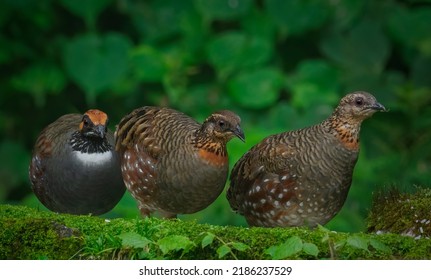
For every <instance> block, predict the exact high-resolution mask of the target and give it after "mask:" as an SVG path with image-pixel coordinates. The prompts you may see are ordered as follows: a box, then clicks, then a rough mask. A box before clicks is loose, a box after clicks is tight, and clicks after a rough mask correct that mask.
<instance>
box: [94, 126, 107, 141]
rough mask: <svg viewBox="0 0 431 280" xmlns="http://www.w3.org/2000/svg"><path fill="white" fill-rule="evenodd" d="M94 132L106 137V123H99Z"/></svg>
mask: <svg viewBox="0 0 431 280" xmlns="http://www.w3.org/2000/svg"><path fill="white" fill-rule="evenodd" d="M93 132H94V134H95V135H96V136H98V137H100V138H105V134H106V128H105V126H104V125H101V124H99V125H96V126H95V127H94V129H93Z"/></svg>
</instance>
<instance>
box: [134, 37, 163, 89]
mask: <svg viewBox="0 0 431 280" xmlns="http://www.w3.org/2000/svg"><path fill="white" fill-rule="evenodd" d="M131 61H132V66H133V70H134V72H135V74H136V76H137V78H138V79H140V80H142V81H146V82H159V81H161V80H163V76H164V75H165V73H166V71H167V69H166V64H165V62H164V58H163V55H162V54H161V53H160V52H159V51H157V50H156V49H154V48H152V47H151V46H148V45H141V46H138V47H137V48H136V49H134V50H133V52H132V55H131Z"/></svg>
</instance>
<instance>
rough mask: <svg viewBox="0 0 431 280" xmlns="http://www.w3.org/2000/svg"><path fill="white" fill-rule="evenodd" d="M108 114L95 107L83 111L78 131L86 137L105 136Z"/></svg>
mask: <svg viewBox="0 0 431 280" xmlns="http://www.w3.org/2000/svg"><path fill="white" fill-rule="evenodd" d="M108 122H109V119H108V115H106V114H105V113H104V112H102V111H99V110H97V109H91V110H88V111H87V112H85V114H84V115H83V116H82V120H81V122H80V124H79V131H81V133H82V134H83V135H84V136H87V137H98V138H102V139H103V138H105V135H106V133H107V132H108Z"/></svg>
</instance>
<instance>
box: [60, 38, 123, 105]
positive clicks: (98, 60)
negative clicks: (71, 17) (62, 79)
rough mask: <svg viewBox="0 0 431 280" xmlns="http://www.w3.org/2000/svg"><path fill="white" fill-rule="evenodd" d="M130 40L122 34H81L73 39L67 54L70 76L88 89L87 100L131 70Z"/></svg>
mask: <svg viewBox="0 0 431 280" xmlns="http://www.w3.org/2000/svg"><path fill="white" fill-rule="evenodd" d="M129 48H130V42H129V40H128V38H127V37H125V36H123V35H121V34H114V33H111V34H107V35H105V36H98V35H95V34H87V35H81V36H78V37H76V38H74V39H73V40H71V41H70V42H69V43H68V44H67V46H66V49H65V52H64V54H63V58H64V62H65V65H66V70H67V72H68V73H69V75H70V77H71V78H72V79H73V80H74V81H75V82H76V83H77V84H78V85H79V86H80V87H81V88H82V89H83V90H84V91H85V93H86V95H87V100H88V101H90V102H94V101H95V100H94V99H95V97H96V95H97V94H98V93H100V92H101V91H102V90H104V89H105V88H107V87H109V86H111V85H113V84H114V83H116V82H118V81H119V80H120V79H121V78H122V77H124V75H125V74H126V71H127V69H128V59H129Z"/></svg>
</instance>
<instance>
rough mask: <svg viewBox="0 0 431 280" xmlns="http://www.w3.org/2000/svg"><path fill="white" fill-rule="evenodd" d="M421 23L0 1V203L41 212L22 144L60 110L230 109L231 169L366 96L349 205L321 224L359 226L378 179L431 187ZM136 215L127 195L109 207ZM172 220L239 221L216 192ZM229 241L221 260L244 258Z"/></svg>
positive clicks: (390, 16)
mask: <svg viewBox="0 0 431 280" xmlns="http://www.w3.org/2000/svg"><path fill="white" fill-rule="evenodd" d="M430 26H431V2H429V1H393V0H383V1H371V0H367V1H362V0H344V1H330V0H307V1H305V0H291V1H284V0H262V1H257V0H254V1H253V0H238V1H228V0H211V1H206V0H184V1H177V0H164V1H158V0H152V1H138V0H104V1H96V0H94V1H93V0H92V1H73V0H61V1H54V0H39V1H34V0H20V1H12V0H7V1H0V34H1V35H0V45H1V48H0V65H1V69H2V70H1V73H2V74H1V75H0V178H1V180H0V203H6V202H7V203H17V204H26V205H32V206H37V207H40V208H42V209H43V207H42V206H41V205H40V203H38V202H37V200H36V199H35V197H34V195H32V193H31V191H30V187H29V182H28V178H27V166H28V163H29V159H30V154H31V149H32V146H33V144H34V142H35V140H36V137H37V134H38V133H39V132H40V131H41V130H42V129H43V128H44V127H45V126H46V125H48V124H49V123H50V122H52V121H54V120H55V119H56V118H58V117H59V116H60V115H63V114H66V113H73V112H81V113H82V112H84V111H86V110H87V109H89V108H90V107H97V108H99V109H101V110H103V111H105V112H106V113H108V114H109V116H110V121H111V122H110V123H111V127H112V128H114V126H115V124H117V123H118V121H119V120H120V119H121V117H122V116H124V115H125V114H127V113H129V112H130V111H131V110H132V109H134V108H137V107H140V106H143V105H161V106H170V107H173V108H175V109H178V110H181V111H184V112H185V113H187V114H190V115H191V116H193V117H195V118H196V119H198V120H199V121H202V120H203V119H204V118H205V117H206V116H208V115H209V114H210V113H211V112H213V111H215V110H218V109H230V110H233V111H235V112H237V113H238V114H239V115H240V116H241V118H242V121H243V128H244V130H245V133H246V137H247V143H246V144H243V143H240V141H237V140H233V141H231V142H230V143H229V145H228V150H229V155H230V164H231V166H233V164H234V163H235V162H236V160H238V159H239V157H240V156H241V155H242V154H243V153H244V152H245V151H246V150H247V149H249V148H250V147H251V146H253V145H254V144H255V143H257V142H258V141H260V140H262V139H263V138H264V137H265V136H267V135H268V134H271V133H276V132H281V131H285V130H291V129H296V128H300V127H304V126H309V125H312V124H314V123H316V122H319V121H321V120H323V119H324V118H326V117H327V116H328V115H329V114H330V113H331V111H332V109H333V108H334V106H335V105H336V104H337V102H338V100H339V99H340V98H341V97H342V96H343V95H344V94H346V93H347V92H349V91H353V90H366V91H370V92H371V93H373V94H374V95H376V97H377V98H378V100H379V101H380V102H381V103H382V104H384V105H385V106H386V107H387V108H388V109H389V110H390V111H389V112H388V113H384V114H383V113H381V114H376V115H375V116H374V117H373V118H372V119H370V120H367V121H366V122H365V123H364V125H363V128H362V132H361V142H362V143H361V149H362V150H361V154H360V156H359V161H358V164H357V167H356V170H355V173H354V178H353V185H352V188H351V191H350V193H349V196H348V200H347V202H346V204H345V206H344V207H343V210H342V211H341V212H340V214H339V215H338V216H337V217H336V218H335V219H334V220H333V221H332V222H330V224H328V225H327V227H328V228H330V229H335V230H340V231H351V232H352V231H360V230H364V229H365V227H366V226H365V225H366V224H365V217H366V213H367V209H369V208H370V206H371V194H372V192H373V191H374V189H375V188H376V186H382V185H391V184H393V183H397V184H398V185H401V186H412V185H414V184H417V185H425V186H428V185H430V183H431V180H430V178H431V177H430V174H431V164H430V162H431V129H429V128H430V125H431V111H430V109H429V108H430V105H431V79H430V73H431V28H430ZM136 216H138V211H137V209H136V207H135V202H134V201H133V200H132V199H131V197H130V195H129V194H126V196H125V197H124V199H123V200H122V201H121V203H120V204H119V205H118V207H116V208H115V209H114V210H113V211H111V212H110V213H108V214H107V215H106V217H109V218H112V217H129V218H133V217H136ZM181 219H197V220H198V221H199V222H205V223H210V224H217V225H242V226H243V225H245V222H244V220H243V218H242V217H240V216H238V215H236V214H234V213H233V212H232V211H231V210H230V208H229V205H228V203H227V201H226V199H225V197H224V194H222V195H221V196H220V198H219V199H218V200H217V201H216V203H214V204H213V205H212V206H210V207H209V208H208V209H206V210H204V211H201V212H200V213H197V214H194V215H187V216H184V217H181ZM223 240H224V239H223ZM301 240H302V242H303V243H302V245H303V248H302V251H301V254H302V253H304V254H306V253H305V251H307V252H308V253H312V254H311V255H313V254H314V253H315V250H314V249H313V248H311V247H309V246H308V245H305V244H306V243H307V242H308V241H307V240H305V239H301ZM191 241H192V242H195V240H191ZM98 242H99V243H100V244H102V245H103V244H104V242H108V241H106V240H105V239H101V240H99V241H98ZM214 242H221V241H220V240H219V241H217V239H214ZM225 242H226V244H229V245H226V246H227V247H224V249H223V250H221V251H222V252H221V253H222V254H224V253H226V252H227V253H226V254H227V256H232V254H230V252H233V253H234V254H237V253H238V254H239V252H237V250H236V249H235V247H234V245H232V244H235V243H229V242H230V241H225ZM367 242H368V241H367ZM126 243H127V241H126ZM195 243H196V242H195ZM151 244H152V243H151ZM355 244H356V243H355ZM359 244H361V243H360V242H359ZM367 244H368V245H369V246H370V244H371V241H370V242H368V243H367ZM345 246H348V245H347V243H346V245H345ZM228 248H229V250H230V251H229V252H228ZM174 251H175V250H174ZM174 251H173V252H172V253H176V251H175V252H174ZM180 251H181V250H180ZM170 253H171V252H170ZM320 253H321V252H320V251H319V254H320ZM180 254H181V253H180Z"/></svg>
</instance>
